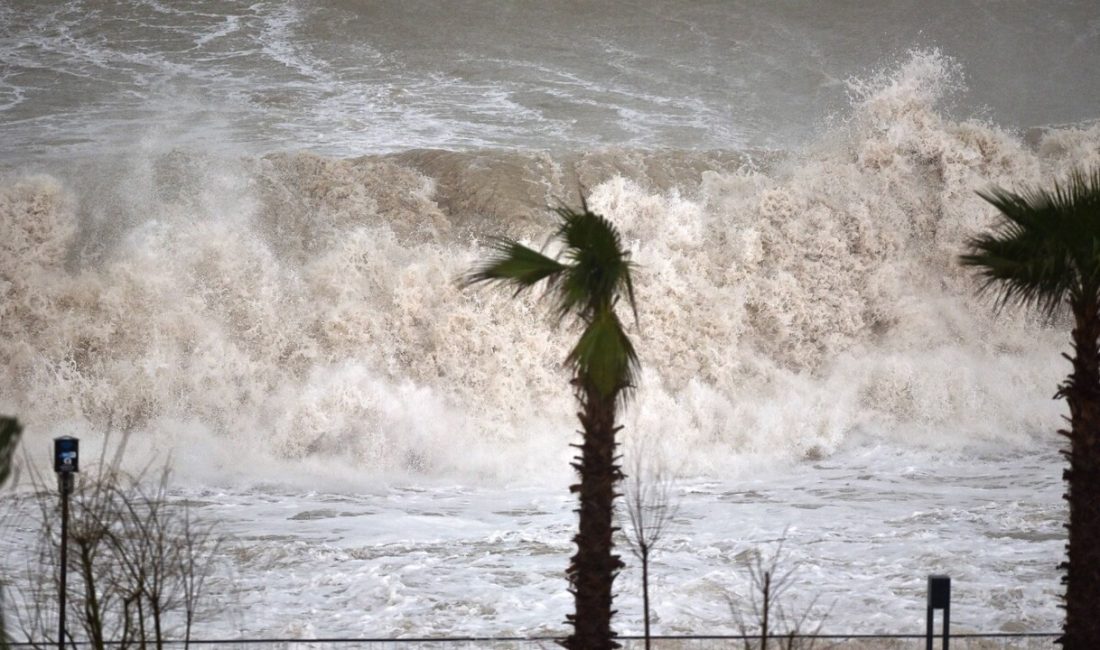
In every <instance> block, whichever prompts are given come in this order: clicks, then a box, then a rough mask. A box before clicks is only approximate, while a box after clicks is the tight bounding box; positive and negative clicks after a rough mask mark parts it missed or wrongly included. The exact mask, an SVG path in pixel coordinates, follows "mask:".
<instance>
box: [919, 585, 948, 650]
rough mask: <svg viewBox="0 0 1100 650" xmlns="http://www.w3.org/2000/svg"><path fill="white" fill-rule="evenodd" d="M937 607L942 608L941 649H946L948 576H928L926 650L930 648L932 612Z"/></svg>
mask: <svg viewBox="0 0 1100 650" xmlns="http://www.w3.org/2000/svg"><path fill="white" fill-rule="evenodd" d="M937 609H942V610H943V650H947V646H948V644H949V643H950V641H951V578H949V577H948V576H928V625H927V627H926V632H925V636H926V639H927V645H926V646H925V647H926V649H927V650H932V636H933V634H932V614H933V612H934V611H935V610H937Z"/></svg>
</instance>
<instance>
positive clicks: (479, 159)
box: [0, 53, 1100, 479]
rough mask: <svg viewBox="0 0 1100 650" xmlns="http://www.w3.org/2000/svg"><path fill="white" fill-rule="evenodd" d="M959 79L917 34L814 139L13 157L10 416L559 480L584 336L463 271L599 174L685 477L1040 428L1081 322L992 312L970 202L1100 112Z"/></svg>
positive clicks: (596, 200) (595, 187) (1088, 154)
mask: <svg viewBox="0 0 1100 650" xmlns="http://www.w3.org/2000/svg"><path fill="white" fill-rule="evenodd" d="M960 83H961V81H960V77H959V71H958V70H957V66H955V64H954V63H953V62H952V61H951V60H950V59H948V58H946V57H943V56H941V55H939V54H937V53H916V54H914V55H912V56H911V57H910V59H909V60H908V61H907V62H906V63H905V64H904V65H902V66H900V67H899V68H898V69H896V70H893V71H891V72H889V73H884V74H882V75H880V76H877V77H873V78H871V79H868V80H864V81H863V82H858V83H857V82H853V83H852V85H851V96H852V111H851V114H850V115H849V116H848V117H847V119H846V120H845V122H844V124H842V125H839V126H837V127H836V128H834V129H833V130H832V131H830V132H829V133H828V134H827V135H825V136H823V137H822V138H820V139H819V140H818V141H817V142H815V143H813V144H812V145H811V146H808V147H806V148H805V149H803V150H801V151H798V152H786V153H774V152H759V151H736V152H734V151H713V152H696V151H639V150H601V151H594V152H577V153H573V154H568V153H564V154H550V153H544V152H527V151H498V150H481V151H471V152H451V151H436V150H418V151H407V152H403V153H397V154H389V155H378V156H365V157H361V158H356V159H335V158H325V157H321V156H317V155H313V154H309V153H276V154H271V155H267V156H263V157H247V158H225V157H221V156H213V155H204V154H203V153H202V152H193V151H175V152H172V153H170V154H167V155H155V156H148V157H141V156H135V157H131V158H126V159H112V160H109V161H99V162H97V163H96V165H95V166H94V167H92V166H89V165H87V164H85V165H83V166H80V165H74V166H72V167H68V168H58V169H57V170H53V171H52V172H51V173H50V174H39V175H32V174H14V175H9V176H8V177H7V178H5V179H4V180H3V182H2V186H0V295H2V298H0V367H2V368H3V369H4V374H5V376H6V377H8V381H7V382H4V384H3V385H2V386H0V410H3V411H6V412H15V413H18V414H20V416H21V418H22V419H23V420H24V421H25V422H26V423H27V425H28V428H29V435H31V436H32V437H31V440H32V441H33V440H35V438H34V436H39V437H40V438H43V439H44V438H46V437H48V436H52V435H58V434H60V433H62V432H67V433H75V434H76V435H83V436H89V437H92V438H95V439H101V437H102V434H103V432H104V431H106V430H107V429H108V428H113V429H115V430H123V431H128V432H130V433H131V435H130V440H131V444H134V445H139V446H144V447H146V448H148V449H149V450H152V451H158V452H161V453H166V452H169V451H171V453H173V454H175V456H176V457H177V459H180V461H181V462H182V463H183V464H184V465H187V464H188V459H192V458H193V459H196V460H199V459H201V461H202V464H204V465H209V466H212V467H215V468H216V469H215V470H211V471H215V472H222V473H224V474H226V475H232V474H234V473H236V472H240V471H243V469H244V468H246V466H249V465H256V466H260V465H267V464H271V463H275V464H279V466H280V467H286V466H290V467H295V466H306V465H310V464H313V465H316V466H318V467H322V468H324V467H332V466H336V465H343V466H348V467H358V468H361V469H367V470H370V472H371V473H375V474H382V475H391V476H403V475H408V474H409V473H413V474H416V475H433V476H448V475H454V474H459V475H484V476H489V477H500V478H505V479H510V478H520V477H526V476H530V475H532V474H533V475H536V476H538V475H543V474H544V473H545V472H546V471H549V470H546V469H544V468H545V467H546V466H548V465H553V466H554V471H557V470H559V469H560V470H561V471H565V470H566V469H567V467H566V464H565V463H564V462H562V463H556V464H555V463H547V462H546V459H547V458H548V457H551V458H558V457H561V458H563V459H564V458H565V457H566V456H567V455H568V453H569V450H568V448H566V447H565V445H564V442H565V441H566V440H567V439H568V437H569V434H570V432H571V431H572V430H573V428H574V424H573V420H572V411H573V408H574V407H573V404H572V397H571V393H570V391H569V388H568V385H567V380H568V377H567V374H566V372H565V370H564V369H563V368H562V365H561V362H562V359H563V358H564V356H565V354H566V352H567V350H568V347H569V339H570V337H571V336H573V335H574V334H575V333H573V332H570V331H560V332H559V331H555V330H554V328H553V326H552V323H551V322H550V320H549V319H548V318H547V317H546V315H545V310H544V309H543V306H542V305H539V304H538V299H537V296H533V297H523V298H519V299H512V297H511V296H510V295H507V292H501V291H491V290H462V289H460V288H459V287H458V286H457V285H456V282H455V279H456V278H457V277H458V276H459V275H461V274H462V273H463V272H464V271H465V270H467V269H469V268H470V266H471V265H473V264H474V263H475V262H476V260H477V259H478V258H479V257H480V256H482V255H484V254H485V252H486V249H485V247H484V243H485V241H486V238H487V237H488V236H490V235H498V234H505V235H509V236H512V237H517V238H520V239H523V240H525V241H527V242H528V243H530V244H532V245H535V246H541V245H542V244H543V242H544V238H545V236H546V234H547V233H548V232H549V231H550V225H549V224H550V223H551V216H550V215H549V213H548V212H547V211H546V209H545V206H546V205H548V204H554V203H556V202H557V201H559V200H564V201H566V202H570V203H575V202H576V200H577V194H578V191H585V192H587V194H588V197H589V203H590V205H591V206H592V207H593V208H594V209H595V210H597V211H599V212H602V213H604V214H605V215H607V216H608V217H610V218H611V219H612V220H613V221H614V222H615V223H616V224H618V225H619V227H620V228H621V229H622V230H623V232H624V233H625V236H626V238H627V240H628V242H629V245H630V247H631V248H632V249H633V251H634V256H635V257H634V259H635V260H636V261H637V262H638V264H639V266H640V270H639V273H640V275H639V278H638V296H639V302H640V312H641V319H640V325H639V327H638V328H637V329H636V331H634V335H635V336H636V337H637V345H638V348H639V350H640V352H641V355H642V361H643V364H644V366H645V371H644V375H643V381H642V386H641V389H640V391H639V392H638V395H637V399H636V402H635V403H633V404H632V405H631V407H630V409H629V410H628V412H627V414H626V417H625V422H626V425H627V428H626V429H625V431H624V435H625V436H627V437H628V439H630V438H634V437H638V436H642V435H645V436H652V437H655V438H658V439H659V440H660V441H661V444H662V445H663V446H664V448H665V449H666V453H668V454H670V455H671V457H672V459H673V461H674V462H675V463H677V464H678V465H679V466H680V467H681V468H682V471H685V472H690V473H698V474H708V473H712V472H718V471H726V470H728V469H729V468H730V467H733V466H736V465H737V464H738V463H740V462H742V461H743V460H744V459H746V458H756V457H762V458H773V459H774V458H778V459H785V460H794V461H797V460H799V459H803V458H807V457H809V458H817V457H822V456H827V455H828V454H830V453H831V452H832V451H834V450H835V449H837V448H838V447H839V446H840V445H842V444H844V443H845V442H846V441H853V440H858V441H875V440H886V441H890V442H891V443H897V444H902V445H920V446H932V447H943V446H951V447H958V446H963V447H968V448H971V447H973V448H983V447H985V448H998V447H1004V446H1005V445H1009V446H1020V445H1031V444H1035V442H1036V440H1038V439H1040V438H1043V439H1045V438H1046V432H1048V431H1049V430H1051V429H1053V428H1054V427H1055V426H1056V425H1057V422H1058V416H1059V414H1060V412H1061V407H1060V406H1059V404H1058V403H1056V402H1052V401H1051V400H1050V399H1049V397H1050V395H1051V394H1052V393H1053V390H1054V387H1055V385H1056V383H1057V381H1058V380H1059V377H1060V376H1061V375H1062V374H1064V373H1065V372H1066V370H1067V367H1066V364H1065V363H1064V361H1063V360H1062V359H1061V358H1060V356H1059V352H1060V351H1062V350H1063V349H1065V348H1066V346H1067V338H1068V334H1067V328H1066V327H1065V323H1055V324H1053V325H1050V324H1044V323H1042V322H1040V321H1039V320H1038V319H1037V318H1036V317H1033V316H1030V315H1028V314H1026V313H1024V312H1022V311H1014V310H1007V311H1004V312H1002V313H1000V314H995V313H994V311H993V309H992V304H991V301H990V300H989V299H987V298H982V297H976V296H975V289H976V286H977V285H976V282H975V281H974V279H973V278H972V277H971V275H970V274H969V273H968V272H966V271H965V270H963V269H960V268H959V267H958V265H957V263H956V261H955V260H956V256H957V255H958V253H959V252H960V250H961V247H962V244H963V242H964V241H965V239H966V238H967V237H968V236H970V235H971V234H973V233H975V232H977V231H979V230H981V229H983V228H987V227H989V226H990V224H991V223H993V222H994V211H993V210H992V208H990V207H989V206H988V205H986V204H985V203H984V202H983V201H982V199H980V197H978V196H977V195H976V194H975V190H978V189H982V188H987V187H989V186H990V185H994V184H995V185H1002V186H1010V187H1018V186H1022V185H1034V184H1037V183H1042V182H1047V181H1049V180H1050V179H1051V178H1055V177H1059V176H1061V175H1064V174H1065V173H1067V172H1068V171H1070V170H1072V169H1074V168H1082V167H1084V168H1089V167H1095V166H1097V165H1100V126H1091V127H1088V126H1082V127H1066V128H1058V129H1049V130H1046V131H1042V132H1035V133H1032V134H1030V135H1029V136H1028V137H1027V138H1025V137H1023V136H1022V135H1020V134H1017V133H1012V132H1008V131H1006V130H1003V129H1001V128H999V127H998V126H997V125H995V124H989V123H985V122H981V121H977V120H956V119H952V118H949V117H947V116H946V114H945V113H944V112H943V111H942V110H941V104H942V102H943V100H944V99H945V96H948V95H949V94H950V92H952V89H953V88H955V87H957V86H958V85H959V84H960ZM245 458H248V459H249V461H248V462H244V460H243V459H245ZM198 464H199V463H192V464H191V465H192V466H197V465H198Z"/></svg>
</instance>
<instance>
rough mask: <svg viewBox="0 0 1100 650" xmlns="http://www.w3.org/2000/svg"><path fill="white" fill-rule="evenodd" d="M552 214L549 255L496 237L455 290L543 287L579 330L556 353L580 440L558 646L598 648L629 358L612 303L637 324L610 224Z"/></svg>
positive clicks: (601, 649) (612, 562) (585, 212)
mask: <svg viewBox="0 0 1100 650" xmlns="http://www.w3.org/2000/svg"><path fill="white" fill-rule="evenodd" d="M555 212H556V213H557V214H558V216H559V217H560V224H559V225H558V229H557V231H556V232H555V233H554V235H555V238H556V239H557V240H558V241H559V242H560V243H561V244H562V250H561V252H560V253H559V254H558V256H557V258H551V257H547V256H546V255H543V254H542V253H539V252H537V251H534V250H532V249H530V248H527V247H526V246H523V245H521V244H519V243H517V242H515V241H512V240H509V239H497V240H496V241H495V244H494V249H495V252H494V254H493V255H492V256H491V257H490V258H489V259H488V260H487V261H486V262H485V263H484V265H483V266H480V267H478V268H476V269H475V270H473V271H472V272H471V273H469V274H468V275H467V276H466V277H465V284H466V285H472V284H477V283H480V282H489V283H500V284H504V285H507V286H509V287H514V288H515V289H516V293H517V294H519V293H520V292H522V291H523V290H525V289H529V288H531V287H533V286H535V285H536V284H539V283H540V282H544V281H545V283H546V293H545V295H546V297H548V298H550V300H551V301H552V311H553V314H554V315H555V316H556V317H557V321H558V324H561V322H562V321H563V320H565V319H567V318H572V319H575V320H576V322H578V323H579V324H580V325H581V326H582V328H583V331H582V332H581V337H580V340H578V341H577V344H576V345H575V346H574V347H573V350H572V351H571V352H570V353H569V356H567V357H566V363H567V364H568V366H569V367H570V369H571V370H572V373H573V379H572V386H573V391H574V393H575V395H576V397H577V401H578V402H579V403H580V412H579V413H578V414H577V416H578V417H579V418H580V421H581V426H582V428H583V431H582V434H583V442H582V444H581V445H578V447H579V448H580V450H581V452H580V455H579V456H577V457H575V458H574V461H575V462H574V463H573V468H574V469H575V470H576V471H577V474H578V475H579V477H580V482H579V483H577V484H575V485H572V486H570V488H569V489H570V491H571V492H575V493H577V494H578V498H579V501H580V507H579V509H578V512H579V513H580V522H579V527H578V532H577V535H576V536H575V537H574V538H573V541H574V542H575V543H576V544H577V552H576V553H575V554H574V555H573V557H572V559H571V563H570V565H569V569H568V576H569V582H570V591H571V592H572V593H573V596H574V604H575V612H574V613H573V614H572V615H570V616H569V617H568V619H569V620H568V621H567V622H568V623H569V624H571V625H572V626H573V633H572V634H571V635H570V636H569V637H568V638H566V639H564V640H563V641H562V642H561V643H562V645H563V646H565V647H566V648H572V649H573V650H605V649H609V648H618V647H620V646H619V644H618V643H616V642H615V640H614V638H615V636H616V634H615V633H614V632H613V631H612V630H611V615H612V614H613V613H614V612H613V610H612V609H611V601H612V599H613V596H612V593H611V586H612V582H613V581H614V580H615V576H616V575H617V574H618V572H619V569H621V568H622V566H623V563H622V561H621V560H620V559H619V556H618V555H616V554H615V553H614V552H613V551H614V548H613V542H612V533H613V532H614V530H615V528H614V526H613V523H612V515H613V512H614V501H615V497H616V493H615V484H616V483H617V482H618V481H619V480H620V479H621V478H622V471H621V470H620V468H619V465H618V462H617V455H616V451H615V448H616V443H615V434H616V432H618V430H619V429H621V428H622V427H620V426H618V425H616V423H615V416H616V412H617V410H618V407H619V406H620V405H621V404H622V401H623V399H624V398H625V397H626V395H627V394H628V392H629V391H630V390H631V388H632V387H633V386H634V379H635V376H636V375H637V371H638V357H637V355H636V354H635V352H634V346H633V345H632V344H631V342H630V339H629V338H628V337H627V335H626V332H625V331H624V329H623V324H622V322H621V321H620V320H619V317H618V315H617V314H616V313H615V307H616V305H617V304H618V302H619V300H620V299H621V298H622V297H623V296H625V297H626V299H627V301H628V302H629V303H630V307H631V309H632V311H633V313H634V318H635V320H637V309H636V307H635V304H634V285H633V282H632V280H631V277H630V273H631V269H632V266H633V265H632V264H631V262H630V254H629V253H628V252H626V251H624V250H623V246H622V241H621V239H620V237H619V233H618V231H617V230H616V229H615V227H614V226H613V225H612V224H611V222H609V221H608V220H607V219H605V218H604V217H602V216H600V215H598V214H594V213H593V212H591V211H590V210H589V209H588V206H587V205H584V204H582V210H581V211H579V212H578V211H574V210H570V209H568V208H559V209H557V210H555Z"/></svg>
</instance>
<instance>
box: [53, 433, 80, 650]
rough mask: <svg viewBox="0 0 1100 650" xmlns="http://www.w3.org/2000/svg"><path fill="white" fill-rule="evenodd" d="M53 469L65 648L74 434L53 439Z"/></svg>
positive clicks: (60, 644)
mask: <svg viewBox="0 0 1100 650" xmlns="http://www.w3.org/2000/svg"><path fill="white" fill-rule="evenodd" d="M53 471H54V472H57V487H58V489H59V490H60V492H61V586H60V589H59V590H58V595H57V650H65V590H66V585H65V579H66V572H67V570H68V568H69V566H68V563H69V552H68V551H69V495H70V494H72V493H73V474H75V473H76V472H79V471H80V441H79V440H77V439H76V438H74V437H72V436H60V437H57V438H54V439H53Z"/></svg>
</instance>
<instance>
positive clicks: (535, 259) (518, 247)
mask: <svg viewBox="0 0 1100 650" xmlns="http://www.w3.org/2000/svg"><path fill="white" fill-rule="evenodd" d="M493 250H494V253H493V255H491V256H490V257H489V259H488V260H487V261H486V262H485V264H484V265H482V266H480V267H478V268H476V269H474V270H473V271H471V272H470V273H468V274H467V275H465V276H464V277H463V278H462V283H463V284H464V285H466V286H470V285H474V284H478V283H481V282H500V283H502V284H507V285H512V286H514V287H515V288H516V293H519V292H521V291H523V290H524V289H527V288H530V287H532V286H534V285H536V284H538V283H539V282H541V281H542V280H549V281H550V282H551V283H553V282H554V279H555V277H556V276H559V275H560V274H561V273H562V272H564V271H565V270H566V267H565V265H564V264H562V263H561V262H559V261H557V260H555V259H553V258H551V257H547V256H546V255H543V254H542V253H540V252H538V251H536V250H532V249H530V248H528V247H526V246H524V245H523V244H520V243H518V242H516V241H513V240H510V239H496V240H494V242H493Z"/></svg>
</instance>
